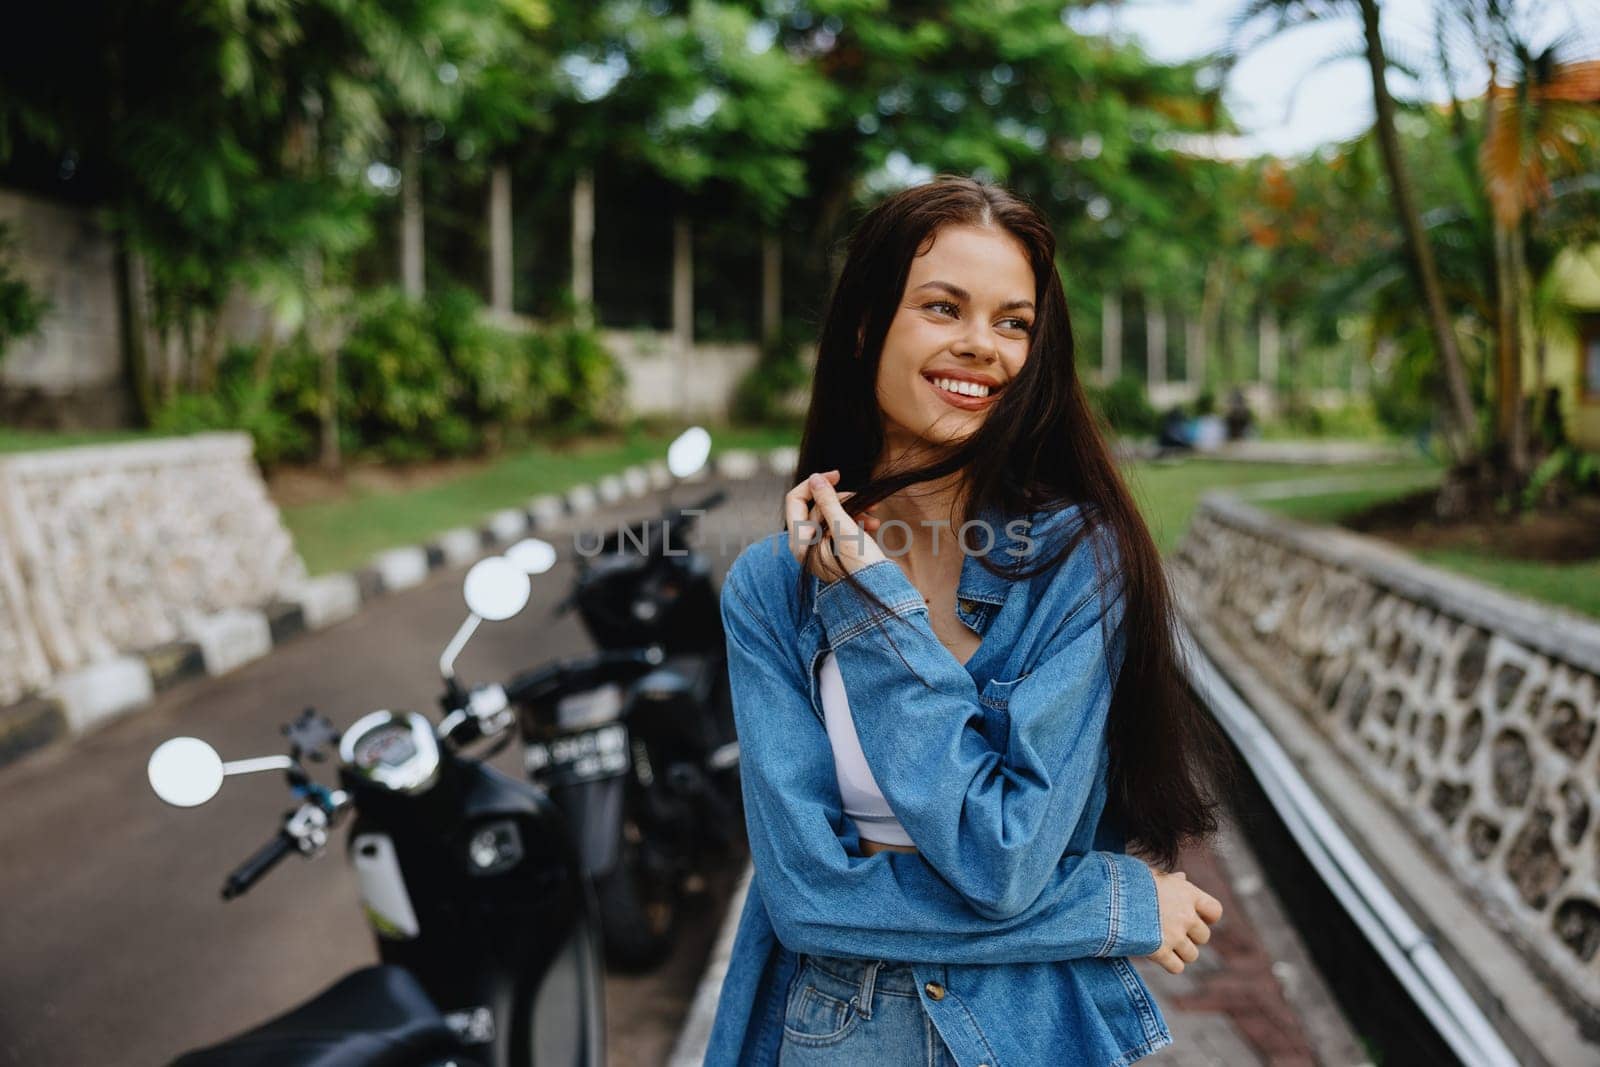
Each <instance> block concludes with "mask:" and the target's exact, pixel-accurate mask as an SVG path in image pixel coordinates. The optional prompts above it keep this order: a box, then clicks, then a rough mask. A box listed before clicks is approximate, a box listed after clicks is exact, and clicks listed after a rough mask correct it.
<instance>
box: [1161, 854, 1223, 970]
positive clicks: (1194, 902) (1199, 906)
mask: <svg viewBox="0 0 1600 1067" xmlns="http://www.w3.org/2000/svg"><path fill="white" fill-rule="evenodd" d="M1150 873H1151V874H1153V875H1155V877H1156V901H1157V903H1158V904H1159V906H1160V908H1161V947H1160V948H1159V949H1157V950H1156V951H1154V952H1152V953H1151V954H1150V955H1149V957H1147V958H1149V959H1152V960H1155V961H1156V962H1157V963H1159V964H1160V965H1161V966H1162V967H1164V968H1166V969H1167V970H1168V971H1170V972H1171V973H1173V974H1182V973H1183V966H1184V964H1186V963H1193V962H1194V961H1195V960H1196V959H1197V958H1198V957H1199V956H1200V946H1201V945H1203V944H1205V943H1206V942H1208V941H1210V940H1211V924H1212V923H1214V922H1216V921H1217V920H1218V919H1220V918H1222V903H1221V902H1220V901H1218V900H1217V898H1216V897H1214V896H1212V895H1211V894H1210V893H1207V892H1206V891H1205V890H1203V889H1201V888H1200V887H1199V886H1197V885H1194V884H1193V883H1192V882H1190V881H1189V879H1188V877H1187V876H1186V875H1185V874H1184V873H1183V872H1182V871H1177V872H1175V873H1173V874H1167V873H1166V872H1164V871H1158V870H1156V869H1155V868H1154V867H1152V868H1151V869H1150Z"/></svg>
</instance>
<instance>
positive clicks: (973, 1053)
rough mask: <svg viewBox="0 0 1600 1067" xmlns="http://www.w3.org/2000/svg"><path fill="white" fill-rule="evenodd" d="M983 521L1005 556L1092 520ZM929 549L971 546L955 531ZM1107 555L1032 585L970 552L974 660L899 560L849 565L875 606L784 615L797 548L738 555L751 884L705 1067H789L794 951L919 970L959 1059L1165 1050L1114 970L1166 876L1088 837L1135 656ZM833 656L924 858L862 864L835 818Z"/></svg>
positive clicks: (846, 595) (794, 581)
mask: <svg viewBox="0 0 1600 1067" xmlns="http://www.w3.org/2000/svg"><path fill="white" fill-rule="evenodd" d="M980 518H982V519H983V520H984V521H985V522H987V523H988V524H989V528H990V529H991V530H993V531H994V534H995V537H994V541H993V547H992V549H991V550H990V553H989V554H990V556H991V557H992V558H993V559H994V560H995V561H996V562H999V563H1006V562H1011V561H1015V560H1017V559H1020V558H1022V557H1023V556H1025V555H1027V553H1028V552H1029V550H1030V548H1031V551H1032V552H1043V553H1046V554H1047V555H1049V554H1053V553H1054V551H1056V550H1057V549H1059V545H1060V542H1059V541H1056V540H1054V539H1055V538H1057V537H1065V536H1066V535H1068V534H1069V533H1071V532H1072V530H1073V529H1074V528H1075V526H1076V524H1077V523H1079V522H1081V521H1082V515H1081V512H1080V509H1079V508H1078V507H1072V508H1068V509H1066V510H1064V511H1058V512H1054V513H1045V512H1035V513H1034V514H1032V515H1030V516H1028V517H1027V518H1022V519H1013V520H1011V521H1010V522H1006V521H1002V517H1001V516H1000V515H999V514H998V513H997V512H996V511H995V510H994V509H990V510H989V511H988V512H986V513H984V514H983V515H981V516H980ZM979 536H980V540H982V539H983V537H982V535H981V534H980V535H979ZM1094 541H1098V542H1099V544H1100V545H1101V550H1100V551H1101V553H1102V555H1104V556H1105V557H1106V559H1107V560H1108V561H1109V562H1110V570H1109V572H1108V573H1110V574H1111V575H1113V578H1112V580H1111V581H1110V583H1109V584H1108V585H1106V586H1105V587H1104V588H1103V589H1102V588H1100V584H1099V582H1098V580H1097V577H1096V574H1097V571H1096V566H1095V558H1094V557H1095V551H1094V545H1093V544H1091V542H1094ZM940 548H941V550H945V551H959V550H960V549H959V548H958V547H957V545H956V544H955V542H954V535H953V533H952V532H951V531H949V530H948V528H946V529H945V530H942V531H941V544H940ZM1116 563H1117V557H1116V555H1115V544H1114V541H1113V539H1112V538H1111V537H1110V531H1109V529H1104V528H1102V529H1101V530H1098V531H1096V533H1095V534H1094V535H1092V536H1090V537H1086V538H1084V539H1083V540H1081V541H1080V542H1079V543H1078V544H1077V546H1076V547H1075V548H1074V549H1073V551H1072V553H1071V555H1070V556H1069V557H1068V558H1067V559H1066V560H1065V561H1063V562H1062V563H1061V564H1060V565H1059V566H1057V567H1056V568H1053V569H1052V570H1049V571H1046V572H1045V573H1043V574H1040V575H1037V576H1035V577H1034V578H1032V579H1028V580H1019V581H1015V582H1009V581H1007V580H1006V579H1005V578H1003V577H1001V576H996V575H993V574H990V573H989V572H988V571H987V570H985V569H984V568H983V566H982V564H981V563H980V562H979V560H978V558H977V557H976V556H975V555H972V556H968V557H966V558H965V559H964V560H963V561H962V566H961V577H960V581H959V583H958V585H957V596H958V601H957V603H958V613H959V615H960V618H961V620H962V621H963V622H965V623H966V624H967V625H968V626H969V627H971V628H972V629H973V630H974V631H975V632H977V633H978V634H979V635H981V638H982V640H981V643H980V645H979V647H978V649H977V651H976V652H975V653H973V655H972V657H971V659H969V660H968V661H967V663H966V664H962V663H961V662H960V661H959V660H958V659H956V657H955V656H954V655H952V654H951V652H950V651H949V649H947V648H945V646H944V645H943V644H941V643H940V641H939V639H938V637H936V636H935V634H934V632H933V628H932V626H931V625H930V623H929V618H928V609H927V605H926V603H925V602H924V601H923V599H922V595H921V593H919V592H918V591H917V589H916V587H915V586H914V585H912V584H911V581H910V579H908V578H907V577H906V575H905V572H904V571H903V570H902V569H901V567H900V564H899V563H897V562H895V560H893V559H886V560H881V561H878V562H876V563H872V564H870V565H868V566H866V567H863V568H861V569H860V570H858V571H857V572H856V577H857V578H858V579H860V581H861V582H862V583H863V584H865V585H866V586H867V587H868V588H870V589H871V590H872V591H873V592H874V593H876V594H877V595H878V596H879V598H881V599H882V601H883V602H884V603H885V604H886V605H887V606H888V609H889V610H888V612H887V613H884V612H881V611H877V610H875V609H874V608H873V606H872V605H871V604H870V603H869V602H868V601H867V600H865V599H864V598H862V597H860V596H858V595H857V594H856V593H855V592H854V591H853V590H852V589H850V587H849V586H848V585H847V584H846V583H845V582H843V581H837V582H830V583H827V584H825V585H824V584H823V583H821V582H820V581H819V580H818V579H817V578H815V577H814V576H808V578H807V588H806V590H804V591H798V592H799V595H798V602H797V588H796V587H797V586H798V585H799V584H800V583H799V575H800V565H799V563H798V562H797V561H796V560H795V559H794V556H793V554H792V553H791V552H790V549H789V545H788V537H787V533H786V532H779V533H776V534H773V535H771V536H769V537H767V538H765V539H764V540H761V541H758V542H756V543H755V544H754V545H751V546H749V547H747V548H746V549H744V551H743V552H741V553H740V555H739V557H738V559H737V560H735V562H734V564H733V566H732V568H731V569H730V570H729V572H728V576H727V578H726V580H725V582H724V584H723V589H722V618H723V623H724V626H725V627H726V631H727V639H728V657H729V671H730V677H731V682H732V687H733V702H734V714H735V720H736V724H737V727H738V731H739V742H740V752H741V760H740V763H741V773H742V776H743V781H744V798H745V818H746V823H747V826H748V830H749V836H750V848H751V857H752V862H753V865H754V869H755V873H754V878H753V880H752V882H751V886H750V892H749V895H748V896H747V898H746V900H745V906H744V911H743V913H742V914H741V916H740V919H739V927H738V931H737V934H736V938H735V942H734V947H733V954H732V958H731V960H730V962H729V967H728V972H727V977H726V978H725V979H724V982H723V987H722V996H721V1000H720V1002H719V1004H718V1008H717V1016H716V1023H715V1025H714V1027H713V1031H712V1035H711V1042H710V1047H709V1049H708V1051H707V1056H706V1063H707V1064H708V1065H711V1067H721V1065H724V1064H727V1065H733V1064H739V1065H767V1064H775V1063H776V1062H777V1054H778V1047H779V1044H780V1043H781V1041H782V1036H783V1017H784V1005H785V1000H786V998H787V991H788V985H789V983H790V981H791V979H792V977H793V975H794V973H795V970H796V962H797V954H801V953H804V954H812V955H821V956H844V957H854V958H861V959H884V960H892V961H900V962H907V963H910V964H912V965H913V971H914V973H915V975H916V978H917V982H918V985H919V987H924V988H925V991H924V993H923V994H922V1003H923V1006H924V1007H925V1008H926V1010H927V1011H928V1013H929V1015H930V1017H931V1018H932V1019H933V1021H934V1024H935V1026H936V1027H937V1028H938V1030H939V1032H940V1034H941V1036H942V1037H943V1038H944V1041H945V1044H946V1045H948V1046H949V1048H950V1051H951V1052H952V1053H953V1054H954V1055H955V1058H956V1059H957V1061H958V1062H959V1063H961V1064H962V1065H963V1067H976V1065H978V1064H987V1065H989V1067H1033V1065H1038V1064H1069V1063H1070V1064H1084V1065H1090V1064H1095V1065H1098V1064H1117V1065H1121V1064H1127V1063H1131V1062H1133V1061H1134V1060H1137V1059H1139V1058H1141V1057H1143V1056H1146V1055H1148V1054H1150V1053H1152V1052H1154V1051H1156V1050H1157V1049H1160V1048H1163V1047H1165V1046H1166V1045H1168V1044H1170V1043H1171V1041H1172V1036H1171V1034H1170V1033H1169V1032H1168V1030H1167V1027H1166V1023H1165V1020H1163V1019H1162V1017H1161V1013H1160V1011H1159V1010H1158V1009H1157V1007H1156V1005H1155V1001H1154V999H1153V998H1152V997H1151V996H1150V993H1149V990H1148V989H1147V988H1146V987H1145V985H1144V983H1143V981H1141V979H1140V978H1139V976H1138V974H1137V973H1136V972H1135V970H1134V968H1133V966H1132V964H1131V963H1130V962H1129V960H1128V957H1131V956H1143V955H1148V954H1150V953H1152V952H1154V951H1156V949H1158V948H1160V946H1161V924H1160V917H1159V912H1158V908H1157V903H1156V890H1155V879H1154V877H1153V876H1152V875H1151V873H1150V869H1149V868H1148V867H1147V866H1146V865H1145V864H1144V863H1143V862H1141V861H1140V860H1137V859H1135V858H1133V857H1131V856H1129V855H1127V854H1126V852H1125V851H1124V849H1123V844H1124V842H1123V840H1122V838H1121V836H1120V835H1119V834H1118V833H1117V832H1116V831H1115V830H1114V828H1113V827H1112V826H1111V825H1110V824H1109V823H1107V824H1105V825H1102V820H1101V815H1102V812H1103V810H1104V808H1105V803H1106V765H1107V748H1106V742H1105V724H1106V717H1107V712H1108V710H1109V708H1110V703H1111V691H1112V682H1113V679H1114V678H1115V677H1116V674H1115V672H1116V670H1117V669H1118V668H1119V667H1120V665H1121V661H1122V654H1123V648H1124V644H1123V640H1122V632H1121V628H1120V626H1119V625H1118V624H1119V623H1120V621H1121V617H1122V600H1121V597H1120V591H1121V582H1120V578H1119V576H1120V568H1118V567H1117V566H1116ZM1108 637H1109V640H1108ZM891 639H892V641H891ZM830 649H831V650H832V651H833V652H834V653H835V656H836V658H837V661H838V665H839V669H840V673H841V674H842V676H843V678H844V682H845V687H846V689H847V691H848V692H849V694H850V707H851V711H852V714H853V716H854V719H855V724H856V730H857V733H858V735H859V737H860V740H861V747H862V751H863V753H864V754H865V755H866V758H867V763H868V765H869V766H870V767H871V769H872V773H873V777H874V778H875V779H876V780H877V782H878V785H879V787H880V788H881V789H882V791H883V795H884V798H885V799H886V800H887V801H888V803H889V806H890V808H891V809H892V810H893V811H894V813H895V815H896V816H898V818H899V820H900V822H901V824H902V825H903V826H904V827H905V829H906V831H907V833H909V834H910V836H911V839H912V840H913V841H914V842H915V843H916V845H917V848H918V852H917V853H916V854H909V853H898V852H880V853H878V854H877V855H874V856H870V857H864V856H862V855H861V849H860V839H859V836H858V834H857V832H856V830H855V827H854V824H853V823H851V822H850V820H848V819H846V818H845V817H844V814H843V812H842V810H841V802H840V798H839V790H838V785H837V781H836V778H835V772H834V766H833V756H832V751H831V749H830V748H829V745H828V740H827V734H826V731H825V729H824V727H823V714H822V704H821V698H820V695H819V691H818V680H817V671H818V667H819V664H820V663H821V660H822V658H823V656H824V655H825V654H826V653H827V652H828V651H829V650H830ZM919 675H920V676H921V678H920V679H919V677H918V676H919ZM924 680H925V681H926V682H927V685H924V684H923V681H924ZM940 987H942V990H941V989H940ZM927 988H931V989H932V990H933V991H934V993H935V994H938V995H937V996H935V995H930V994H929V993H928V992H927V991H926V989H927Z"/></svg>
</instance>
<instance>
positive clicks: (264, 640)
mask: <svg viewBox="0 0 1600 1067" xmlns="http://www.w3.org/2000/svg"><path fill="white" fill-rule="evenodd" d="M186 625H187V629H188V631H189V635H190V636H191V637H193V638H194V640H195V641H196V642H198V643H199V645H200V654H201V655H202V656H204V657H205V661H206V673H207V674H227V673H228V672H229V671H231V670H234V669H235V668H238V667H243V666H244V665H245V664H246V663H251V662H253V661H255V660H258V659H260V658H261V657H262V656H265V655H266V654H267V653H268V652H271V651H272V627H271V625H269V624H268V622H267V616H266V615H265V614H264V613H263V612H259V611H245V610H243V609H238V608H236V609H233V610H231V611H219V612H216V613H215V614H213V615H199V616H195V617H192V618H190V619H189V620H187V624H186Z"/></svg>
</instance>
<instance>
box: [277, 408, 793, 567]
mask: <svg viewBox="0 0 1600 1067" xmlns="http://www.w3.org/2000/svg"><path fill="white" fill-rule="evenodd" d="M707 429H708V430H710V431H711V437H712V441H713V442H714V444H713V451H715V452H721V451H724V450H727V449H735V448H750V449H768V448H775V447H778V446H780V445H789V444H795V443H797V441H798V434H797V433H793V432H789V431H776V430H745V429H729V428H726V427H722V428H719V427H715V426H707ZM674 436H675V433H671V432H666V431H655V430H642V431H634V432H631V433H629V434H627V435H619V436H618V437H616V438H613V439H610V440H596V441H589V442H587V443H584V444H582V445H578V446H573V447H564V448H559V449H558V448H556V447H553V446H551V445H533V446H529V447H528V448H525V449H520V450H517V451H515V452H510V453H507V454H506V455H503V456H501V457H499V458H497V459H495V460H493V461H491V462H489V463H487V464H485V465H484V466H482V467H480V468H479V469H477V470H474V471H471V472H470V473H467V474H464V475H462V476H461V477H459V478H454V479H451V480H449V481H446V482H441V483H439V484H437V485H430V486H426V487H422V488H410V489H400V490H394V491H360V490H358V491H354V492H352V493H350V494H349V495H348V496H345V497H343V498H341V499H337V500H329V501H320V502H317V503H307V504H291V505H286V506H284V507H283V509H282V511H283V521H284V524H285V525H286V526H288V528H289V532H290V533H291V534H293V535H294V541H295V545H296V547H297V548H299V550H300V555H301V557H302V558H303V559H304V560H305V561H306V568H307V569H308V570H309V571H310V572H311V573H312V574H326V573H328V572H330V571H339V570H349V569H352V568H355V567H358V566H360V565H362V564H364V563H365V562H366V561H367V560H369V559H370V558H371V557H372V556H373V554H374V553H376V552H379V551H382V550H383V549H386V548H393V547H395V546H396V545H409V544H419V543H421V542H424V541H427V540H429V539H430V538H432V537H433V536H435V535H436V534H439V533H442V532H443V531H445V530H448V529H450V528H452V527H456V526H476V525H478V524H479V523H480V522H481V521H482V520H483V519H484V517H485V516H487V515H488V514H489V513H490V512H493V511H496V510H498V509H500V508H508V507H520V506H522V505H525V504H526V503H527V502H528V501H529V500H530V499H531V498H532V497H535V496H538V495H539V494H540V493H559V492H562V491H564V490H566V489H570V488H572V487H573V486H574V485H578V484H580V483H584V482H593V481H595V480H597V479H599V478H601V477H603V476H605V475H607V474H615V473H617V472H619V471H621V470H622V469H624V468H625V467H629V466H632V465H633V464H636V463H648V462H651V461H653V460H662V461H665V459H666V455H667V445H668V444H669V443H670V442H671V441H672V438H673V437H674Z"/></svg>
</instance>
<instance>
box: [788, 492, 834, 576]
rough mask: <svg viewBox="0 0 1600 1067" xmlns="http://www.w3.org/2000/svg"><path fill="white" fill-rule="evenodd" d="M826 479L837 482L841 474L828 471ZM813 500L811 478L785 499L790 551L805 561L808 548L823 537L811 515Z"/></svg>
mask: <svg viewBox="0 0 1600 1067" xmlns="http://www.w3.org/2000/svg"><path fill="white" fill-rule="evenodd" d="M825 477H826V478H828V479H829V480H830V481H837V480H838V478H839V472H838V471H836V470H835V471H828V472H827V473H826V475H825ZM812 498H813V492H812V489H811V479H809V478H807V479H806V480H805V481H803V482H801V483H800V484H799V485H797V486H795V487H794V488H793V489H791V490H789V491H788V492H787V493H785V494H784V497H783V515H784V521H785V522H786V523H787V525H788V527H789V550H790V551H791V552H793V553H794V556H795V558H796V559H803V558H804V557H805V552H806V547H807V546H808V545H811V544H814V543H816V542H817V541H818V540H820V539H821V537H822V532H821V530H820V529H819V527H818V524H817V521H816V519H815V517H813V516H812V515H811V506H812ZM802 524H804V525H802Z"/></svg>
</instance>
